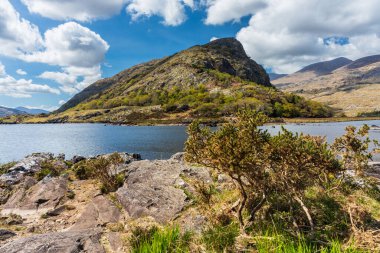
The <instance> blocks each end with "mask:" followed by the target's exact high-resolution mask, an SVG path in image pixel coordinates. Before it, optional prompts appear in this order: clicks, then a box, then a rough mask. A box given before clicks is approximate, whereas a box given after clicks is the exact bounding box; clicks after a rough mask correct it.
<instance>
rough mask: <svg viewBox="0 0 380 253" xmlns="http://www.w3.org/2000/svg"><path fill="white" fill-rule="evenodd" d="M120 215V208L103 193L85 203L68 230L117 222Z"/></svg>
mask: <svg viewBox="0 0 380 253" xmlns="http://www.w3.org/2000/svg"><path fill="white" fill-rule="evenodd" d="M120 216H121V213H120V210H119V209H118V208H117V207H116V206H115V204H114V203H112V202H111V201H110V200H109V199H107V198H106V197H104V196H103V195H99V196H96V197H94V198H93V200H92V201H91V202H90V203H89V204H88V205H87V207H86V208H85V210H84V212H83V213H82V214H81V216H80V217H79V219H78V221H77V222H76V223H75V224H74V225H73V226H72V227H71V228H70V230H81V229H88V228H95V227H97V226H104V225H105V224H107V223H112V222H118V221H119V219H120Z"/></svg>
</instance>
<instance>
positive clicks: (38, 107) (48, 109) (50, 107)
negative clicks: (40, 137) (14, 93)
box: [23, 105, 58, 112]
mask: <svg viewBox="0 0 380 253" xmlns="http://www.w3.org/2000/svg"><path fill="white" fill-rule="evenodd" d="M23 107H25V108H28V109H39V110H45V111H49V112H52V111H55V110H57V109H58V106H50V105H40V106H29V105H26V106H23Z"/></svg>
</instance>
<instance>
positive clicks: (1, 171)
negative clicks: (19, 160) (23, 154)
mask: <svg viewBox="0 0 380 253" xmlns="http://www.w3.org/2000/svg"><path fill="white" fill-rule="evenodd" d="M14 165H16V162H9V163H5V164H1V165H0V175H2V174H4V173H7V171H8V170H9V169H10V168H12V167H13V166H14Z"/></svg>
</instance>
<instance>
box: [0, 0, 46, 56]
mask: <svg viewBox="0 0 380 253" xmlns="http://www.w3.org/2000/svg"><path fill="white" fill-rule="evenodd" d="M0 13H1V15H0V45H1V46H0V54H2V55H5V56H10V57H20V56H21V55H24V54H25V53H26V52H30V51H34V50H37V49H39V48H41V47H42V45H43V40H42V37H41V34H40V32H39V30H38V27H37V26H35V25H33V24H31V23H30V22H29V21H27V20H25V19H23V18H21V17H20V14H19V13H18V12H17V11H16V10H15V9H14V8H13V6H12V5H11V4H10V3H9V1H8V0H2V1H0Z"/></svg>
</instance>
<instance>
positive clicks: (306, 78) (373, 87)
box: [272, 55, 380, 116]
mask: <svg viewBox="0 0 380 253" xmlns="http://www.w3.org/2000/svg"><path fill="white" fill-rule="evenodd" d="M272 83H273V84H274V85H275V86H276V87H278V88H280V89H282V90H284V91H287V92H293V93H295V94H298V95H302V96H304V97H306V98H308V99H312V100H314V101H318V102H323V103H327V104H329V105H331V106H333V107H336V108H340V109H342V110H343V111H344V112H345V113H346V114H347V115H348V116H356V115H358V114H360V113H368V112H372V111H379V110H380V96H379V94H380V55H373V56H368V57H363V58H360V59H357V60H355V61H351V60H349V59H346V58H337V59H335V60H333V61H329V62H321V63H316V64H312V65H309V66H307V67H305V68H303V69H301V70H300V71H297V72H295V73H294V74H291V75H288V76H286V77H283V78H279V79H276V80H274V81H273V82H272Z"/></svg>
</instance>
